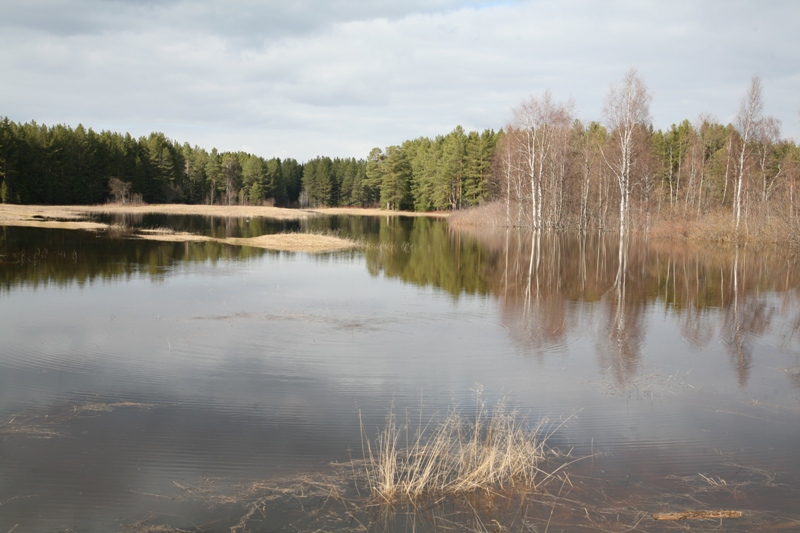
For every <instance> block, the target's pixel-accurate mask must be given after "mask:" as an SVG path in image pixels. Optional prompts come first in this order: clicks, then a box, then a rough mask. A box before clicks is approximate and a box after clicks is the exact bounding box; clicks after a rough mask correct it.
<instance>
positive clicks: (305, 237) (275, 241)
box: [222, 233, 359, 253]
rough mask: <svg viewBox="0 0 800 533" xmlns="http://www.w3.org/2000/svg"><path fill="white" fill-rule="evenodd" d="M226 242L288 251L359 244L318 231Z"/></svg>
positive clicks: (325, 249) (333, 249)
mask: <svg viewBox="0 0 800 533" xmlns="http://www.w3.org/2000/svg"><path fill="white" fill-rule="evenodd" d="M222 242H224V243H226V244H235V245H238V246H252V247H254V248H265V249H267V250H283V251H287V252H310V253H322V252H337V251H341V250H349V249H351V248H357V247H358V246H359V245H358V243H356V242H355V241H351V240H350V239H343V238H341V237H335V236H333V235H323V234H318V233H276V234H273V235H261V236H259V237H250V238H246V239H224V240H223V241H222Z"/></svg>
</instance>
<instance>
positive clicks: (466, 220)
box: [447, 202, 516, 228]
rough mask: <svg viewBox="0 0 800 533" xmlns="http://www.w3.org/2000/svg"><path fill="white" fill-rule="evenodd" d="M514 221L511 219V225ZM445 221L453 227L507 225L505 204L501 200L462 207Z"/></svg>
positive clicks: (513, 211)
mask: <svg viewBox="0 0 800 533" xmlns="http://www.w3.org/2000/svg"><path fill="white" fill-rule="evenodd" d="M512 214H513V215H516V207H514V208H512ZM514 222H515V221H512V223H511V225H514ZM447 223H448V225H450V226H452V227H454V228H462V227H471V226H478V227H506V226H509V222H508V219H507V216H506V206H505V204H503V203H502V202H488V203H485V204H481V205H479V206H477V207H472V208H469V209H462V210H461V211H457V212H455V213H453V214H452V215H451V216H450V217H449V218H448V219H447Z"/></svg>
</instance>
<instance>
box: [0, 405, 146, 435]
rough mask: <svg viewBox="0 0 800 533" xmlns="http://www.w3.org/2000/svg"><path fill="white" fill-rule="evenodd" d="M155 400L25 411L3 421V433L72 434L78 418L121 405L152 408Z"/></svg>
mask: <svg viewBox="0 0 800 533" xmlns="http://www.w3.org/2000/svg"><path fill="white" fill-rule="evenodd" d="M153 407H155V405H154V404H149V403H141V402H130V401H121V402H97V401H96V402H80V403H73V404H69V405H65V406H59V407H56V408H53V409H51V410H50V411H49V412H47V413H45V414H41V413H22V414H18V415H14V416H12V417H11V418H10V419H9V420H8V421H7V422H3V423H0V436H5V437H21V438H29V439H54V438H58V437H65V436H67V435H68V429H67V428H66V427H65V426H64V424H65V423H66V422H68V421H69V420H72V419H75V418H81V417H86V416H96V415H98V414H99V413H110V412H112V411H116V410H117V409H144V410H148V409H152V408H153Z"/></svg>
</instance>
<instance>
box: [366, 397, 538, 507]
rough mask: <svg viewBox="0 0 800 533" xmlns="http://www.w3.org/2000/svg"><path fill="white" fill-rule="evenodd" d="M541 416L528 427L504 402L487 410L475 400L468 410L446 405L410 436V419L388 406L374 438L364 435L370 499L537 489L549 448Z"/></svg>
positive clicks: (406, 500)
mask: <svg viewBox="0 0 800 533" xmlns="http://www.w3.org/2000/svg"><path fill="white" fill-rule="evenodd" d="M545 423H546V422H545V421H541V422H540V423H539V424H537V425H536V426H535V427H533V428H528V427H526V426H525V424H524V423H523V422H522V421H521V417H520V416H519V413H518V412H517V411H514V410H512V411H509V410H507V409H506V407H505V405H504V403H503V402H500V403H498V404H497V405H496V406H495V407H494V408H493V409H492V410H488V409H487V408H486V407H485V404H484V403H483V402H479V405H478V409H477V411H476V413H475V415H474V418H473V417H467V416H465V415H464V414H462V412H460V411H459V410H457V409H452V410H451V411H450V412H449V413H448V415H447V416H446V417H445V418H444V419H443V420H442V421H441V422H440V423H434V422H429V423H428V424H427V425H426V426H424V427H418V428H417V429H416V431H415V435H414V437H413V438H412V439H410V440H409V438H408V432H409V430H410V428H409V427H408V424H407V423H406V424H404V425H403V426H400V425H398V423H397V420H396V418H395V416H394V414H390V415H389V416H388V418H387V421H386V427H385V428H384V430H383V431H382V432H381V433H380V435H379V436H378V438H377V440H376V441H375V443H374V445H373V443H371V442H370V441H369V439H367V438H366V437H362V438H363V447H364V455H365V462H364V465H365V466H364V469H365V471H364V474H365V479H366V485H367V487H368V489H369V493H370V494H371V496H372V498H373V500H374V501H376V502H379V503H383V504H389V505H393V504H397V503H412V504H413V503H416V502H419V501H420V500H423V499H425V500H434V501H437V500H441V499H443V498H450V497H454V496H464V495H471V494H484V495H487V496H491V495H499V494H504V493H508V492H509V491H521V492H532V491H536V490H537V488H538V486H539V484H540V483H542V482H545V481H547V480H548V479H549V478H550V477H552V474H545V473H544V472H543V471H542V470H541V469H540V468H539V465H540V463H541V462H542V461H544V460H545V459H546V456H547V449H546V446H545V443H546V441H547V437H548V435H543V428H544V425H545ZM362 435H363V428H362ZM403 435H406V437H405V439H406V442H405V444H404V445H402V446H401V438H402V437H403Z"/></svg>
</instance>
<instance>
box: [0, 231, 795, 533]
mask: <svg viewBox="0 0 800 533" xmlns="http://www.w3.org/2000/svg"><path fill="white" fill-rule="evenodd" d="M101 218H102V217H101ZM103 220H104V221H109V220H107V219H103ZM111 221H114V222H124V223H125V224H127V225H128V226H131V227H134V228H137V227H142V228H157V227H160V228H163V227H166V228H172V229H175V230H177V231H189V232H192V233H199V234H204V235H209V236H217V237H251V236H257V235H261V234H265V233H274V232H285V231H297V232H305V231H314V232H333V233H336V234H338V235H340V236H342V237H348V238H353V239H356V240H358V241H359V242H361V243H362V244H363V246H362V248H361V249H358V250H353V251H347V252H339V253H331V254H321V255H311V254H303V253H287V252H270V251H265V250H261V249H254V248H247V247H235V246H229V245H224V244H221V243H218V242H192V243H172V242H152V241H146V240H136V239H128V238H120V237H118V236H109V235H105V234H103V233H93V232H86V231H69V230H44V229H36V228H23V227H19V228H18V227H0V255H2V257H0V260H2V262H0V302H1V303H0V325H2V326H1V327H2V330H1V331H2V337H1V338H0V532H3V533H5V532H6V531H8V532H10V531H17V532H23V531H75V532H107V531H129V532H144V531H225V532H228V531H275V530H277V531H296V530H301V531H316V530H326V531H329V530H334V531H352V530H356V531H359V530H362V531H363V530H366V531H411V530H417V531H427V530H431V531H433V530H437V531H438V530H445V529H447V530H457V531H505V530H508V531H545V530H547V531H595V530H607V531H628V530H641V531H661V530H664V531H671V530H674V529H676V528H688V529H689V530H691V531H695V530H696V531H706V530H708V529H718V528H720V527H723V528H724V529H725V530H726V531H752V530H756V529H758V530H762V531H772V530H796V529H800V511H798V508H797V502H798V501H800V461H798V460H797V458H798V450H800V268H798V265H797V263H796V262H795V259H794V258H793V257H792V256H791V255H788V254H787V253H786V252H785V251H783V250H779V249H767V250H750V249H742V250H716V249H712V248H704V249H702V248H701V249H698V248H691V247H687V246H682V245H675V244H669V243H647V242H644V241H641V240H631V241H630V242H625V243H622V244H620V242H619V241H618V239H617V238H616V237H615V236H609V235H597V234H592V235H584V236H579V235H573V234H553V233H544V234H536V233H531V232H526V231H522V230H498V231H488V230H485V231H473V232H466V231H457V230H454V229H451V228H449V227H448V226H447V223H446V221H444V220H434V219H428V218H401V217H380V218H378V217H346V216H335V217H333V216H331V217H318V218H312V219H309V220H303V221H298V222H274V221H273V222H271V221H268V220H263V219H255V218H252V219H238V218H230V219H225V218H216V219H212V218H206V217H199V216H198V217H189V216H180V217H179V216H163V215H147V216H139V217H127V218H124V220H122V219H114V220H111ZM620 264H622V265H623V266H624V268H620ZM498 404H502V405H505V406H507V409H508V410H509V411H512V410H513V412H514V416H515V417H517V418H518V419H519V420H520V421H521V422H522V423H523V424H526V425H530V426H533V425H536V424H539V423H544V427H545V428H546V433H545V435H549V436H548V437H547V446H548V449H550V450H551V451H550V455H549V456H548V457H549V458H548V460H547V464H546V465H545V466H544V467H543V469H545V470H546V469H548V468H549V469H550V471H553V470H557V469H559V468H560V470H558V475H557V476H554V477H553V478H552V479H550V482H549V483H547V484H545V485H543V486H542V487H541V488H540V489H539V490H537V492H536V493H535V494H533V495H527V496H526V497H525V498H523V500H524V501H522V500H521V499H520V498H516V497H515V498H509V499H508V501H507V502H505V503H503V504H501V505H495V504H491V505H489V504H487V505H485V507H481V505H477V504H475V500H470V502H471V503H470V504H469V505H470V506H472V507H473V508H472V509H471V510H468V511H465V509H464V506H463V505H457V504H455V503H452V502H445V503H444V504H442V505H439V506H438V507H436V506H427V507H426V508H425V509H424V510H420V509H411V510H409V509H407V508H399V507H398V508H396V509H393V510H391V509H390V510H388V511H387V510H386V509H378V507H379V506H378V507H376V506H371V504H370V502H369V501H368V500H369V497H368V495H365V494H363V491H359V490H358V484H357V483H356V481H355V479H356V478H357V477H358V475H359V474H358V472H359V471H360V469H361V464H360V461H361V460H362V459H364V456H365V451H364V450H365V442H371V443H374V439H375V437H376V435H377V434H378V433H379V431H380V430H381V429H382V428H383V427H384V425H385V423H386V419H387V416H388V415H389V414H390V413H393V414H394V415H395V416H396V418H397V419H398V420H399V423H400V424H401V425H402V424H404V423H405V421H406V420H408V421H409V422H408V426H409V427H410V428H411V429H410V430H409V431H412V432H413V431H415V430H414V428H419V427H424V426H425V425H426V424H428V423H431V424H436V423H437V421H438V420H441V419H442V417H443V416H445V415H446V414H447V413H448V412H451V411H452V410H458V411H459V412H460V413H463V414H464V416H466V417H467V418H470V417H474V416H476V413H477V412H478V411H480V410H481V405H484V406H485V408H486V409H488V410H491V409H493V408H495V406H497V405H498ZM440 503H441V502H440ZM434 507H436V508H435V509H434ZM707 509H708V510H715V509H716V510H719V509H724V510H734V511H741V512H742V513H743V515H742V517H741V518H729V519H724V521H723V520H720V519H713V520H690V521H685V522H670V521H667V522H662V521H654V520H653V519H652V516H651V515H652V514H653V513H666V512H682V511H698V510H707ZM721 524H722V526H721Z"/></svg>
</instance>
